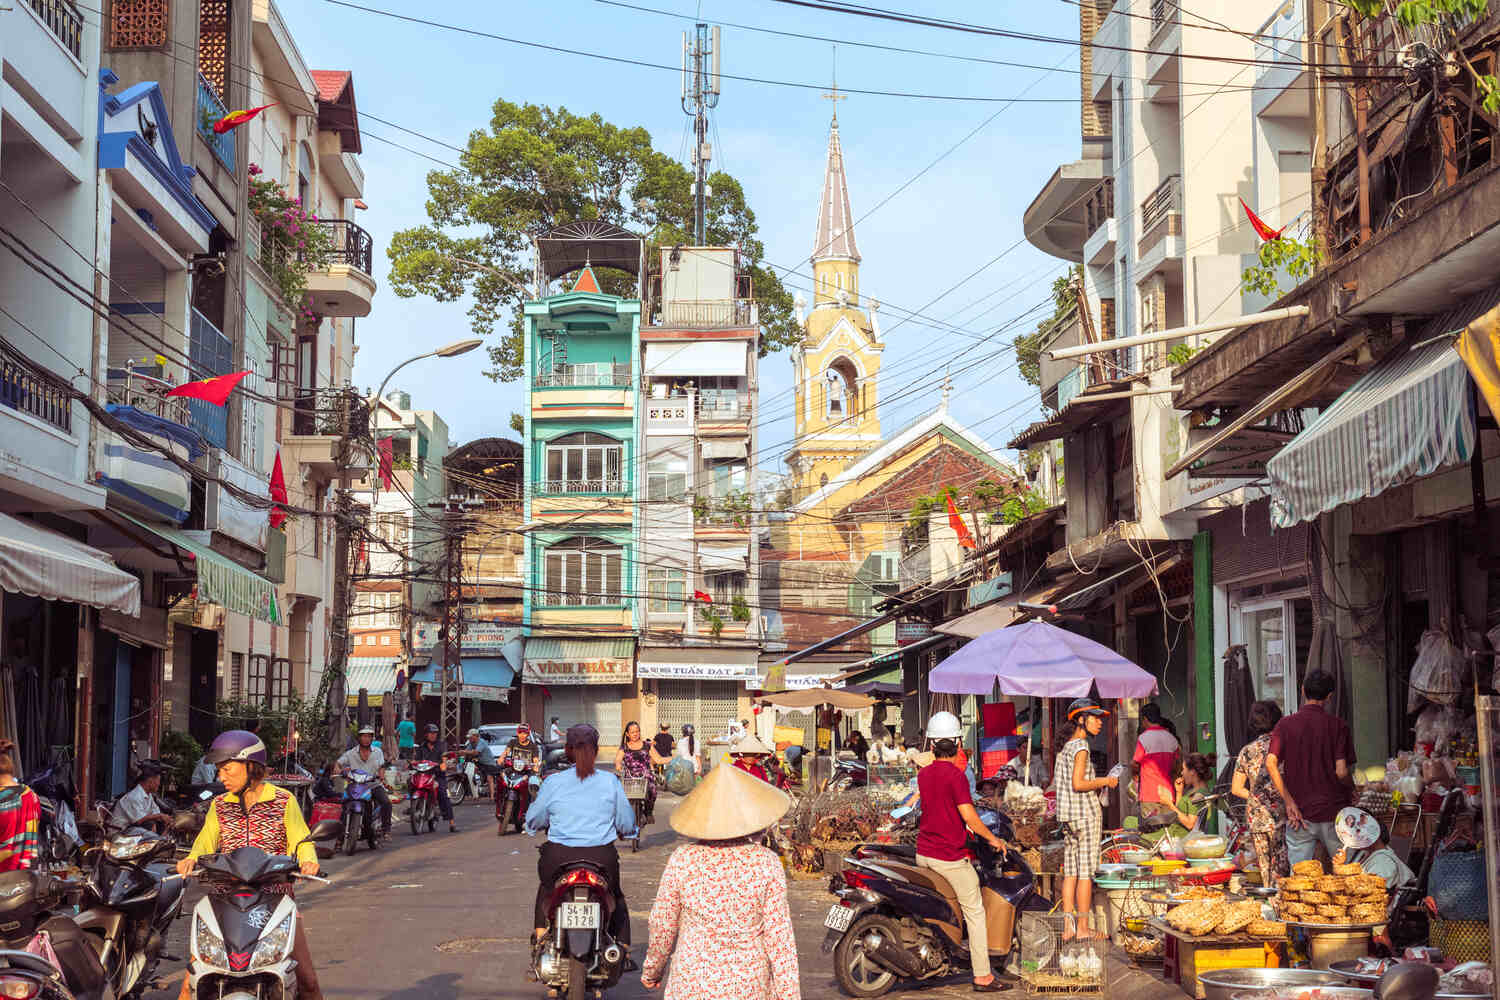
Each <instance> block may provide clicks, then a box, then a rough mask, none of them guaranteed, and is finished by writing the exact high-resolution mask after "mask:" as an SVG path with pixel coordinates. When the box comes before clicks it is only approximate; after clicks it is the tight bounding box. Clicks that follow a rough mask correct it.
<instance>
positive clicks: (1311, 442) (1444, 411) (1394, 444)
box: [1266, 337, 1478, 528]
mask: <svg viewBox="0 0 1500 1000" xmlns="http://www.w3.org/2000/svg"><path fill="white" fill-rule="evenodd" d="M1477 436H1478V430H1477V428H1476V422H1475V413H1474V394H1473V391H1472V388H1471V385H1470V382H1469V370H1468V368H1467V367H1466V366H1465V365H1464V362H1463V359H1462V358H1460V357H1459V356H1458V352H1457V351H1455V350H1454V349H1453V340H1452V339H1451V338H1449V337H1442V338H1440V339H1437V340H1434V341H1431V342H1429V343H1426V344H1424V345H1422V346H1419V347H1417V348H1416V349H1414V350H1411V351H1407V352H1406V353H1404V354H1400V355H1398V356H1396V357H1393V358H1390V359H1388V360H1387V361H1385V362H1383V363H1381V364H1380V365H1378V366H1377V367H1376V368H1374V369H1373V370H1372V371H1370V372H1368V373H1367V374H1366V375H1365V376H1364V377H1363V378H1361V379H1360V380H1359V381H1358V382H1356V383H1354V385H1352V386H1350V387H1349V389H1348V390H1347V391H1345V393H1344V394H1343V395H1342V396H1340V397H1339V398H1338V399H1336V400H1334V402H1333V405H1332V406H1330V407H1328V409H1326V410H1324V411H1323V412H1322V413H1321V414H1319V415H1318V418H1317V419H1316V420H1314V421H1313V422H1312V423H1311V424H1308V426H1307V429H1306V430H1304V431H1303V432H1302V433H1301V434H1298V435H1297V436H1296V437H1295V438H1293V439H1292V440H1291V441H1290V442H1289V443H1288V444H1287V445H1286V447H1284V448H1282V449H1281V452H1280V453H1279V454H1277V455H1276V457H1275V458H1273V459H1271V460H1270V461H1269V462H1267V463H1266V475H1267V477H1268V478H1269V479H1270V481H1271V522H1272V523H1273V524H1274V525H1276V526H1277V527H1281V528H1287V527H1291V526H1292V525H1294V524H1297V523H1299V522H1301V521H1310V520H1312V519H1313V518H1315V517H1317V516H1318V515H1319V514H1322V513H1326V512H1327V511H1330V510H1333V509H1334V508H1335V507H1339V506H1341V505H1343V504H1346V503H1352V502H1353V501H1355V500H1362V499H1364V498H1365V497H1373V496H1379V495H1380V494H1381V493H1384V492H1385V491H1386V490H1388V489H1390V488H1391V487H1392V486H1397V485H1399V484H1401V483H1404V482H1407V481H1409V480H1411V479H1415V478H1416V477H1418V476H1427V475H1431V474H1432V473H1434V472H1436V471H1437V470H1438V469H1440V468H1442V467H1443V466H1445V465H1456V464H1458V463H1461V462H1467V461H1468V460H1469V456H1470V455H1472V454H1473V453H1474V441H1475V439H1476V437H1477Z"/></svg>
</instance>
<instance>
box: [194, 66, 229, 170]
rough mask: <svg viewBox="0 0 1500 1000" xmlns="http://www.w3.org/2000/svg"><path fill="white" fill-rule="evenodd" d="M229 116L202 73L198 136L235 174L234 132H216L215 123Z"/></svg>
mask: <svg viewBox="0 0 1500 1000" xmlns="http://www.w3.org/2000/svg"><path fill="white" fill-rule="evenodd" d="M227 114H229V109H228V108H226V107H225V106H224V101H223V99H222V98H220V97H219V93H218V91H216V90H214V85H213V84H211V83H209V82H208V78H207V77H205V76H204V75H203V74H202V73H199V74H198V134H199V135H200V136H202V137H203V141H204V142H206V143H208V148H209V149H211V150H213V151H214V157H215V158H216V159H217V160H218V161H219V162H220V163H222V164H224V169H226V170H228V171H229V172H230V173H234V130H233V129H231V130H229V131H228V132H224V133H219V132H215V131H214V122H216V121H218V120H219V119H220V118H223V117H224V116H225V115H227Z"/></svg>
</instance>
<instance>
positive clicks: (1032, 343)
mask: <svg viewBox="0 0 1500 1000" xmlns="http://www.w3.org/2000/svg"><path fill="white" fill-rule="evenodd" d="M1082 273H1083V268H1082V267H1081V266H1079V265H1074V266H1073V267H1071V268H1069V269H1068V273H1067V274H1064V275H1061V276H1060V277H1058V278H1056V279H1054V280H1053V282H1052V315H1051V316H1049V317H1047V318H1046V319H1045V320H1043V321H1042V322H1040V323H1038V324H1037V327H1036V329H1035V330H1033V331H1032V332H1031V333H1023V334H1021V335H1019V336H1018V337H1016V339H1015V340H1014V341H1012V345H1011V346H1013V347H1014V348H1015V351H1016V368H1017V370H1018V371H1019V372H1020V374H1021V380H1022V381H1024V382H1026V383H1028V384H1030V385H1032V386H1034V387H1036V388H1038V389H1040V388H1041V387H1042V345H1043V344H1044V343H1046V342H1047V338H1048V337H1050V336H1051V335H1052V328H1053V327H1054V326H1056V325H1057V322H1058V320H1060V319H1063V318H1064V317H1066V316H1067V315H1068V313H1069V311H1070V310H1071V309H1072V308H1073V305H1074V302H1075V296H1074V291H1073V281H1074V279H1075V278H1077V277H1079V276H1080V275H1082Z"/></svg>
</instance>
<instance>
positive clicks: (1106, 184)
mask: <svg viewBox="0 0 1500 1000" xmlns="http://www.w3.org/2000/svg"><path fill="white" fill-rule="evenodd" d="M1114 217H1115V179H1114V178H1113V177H1106V178H1104V180H1102V181H1100V182H1099V183H1098V184H1097V185H1095V186H1094V190H1092V191H1090V192H1089V196H1088V200H1087V201H1085V202H1084V203H1083V218H1084V230H1085V234H1086V236H1092V235H1094V233H1095V232H1096V231H1097V230H1098V229H1099V227H1100V226H1102V225H1104V223H1105V222H1107V221H1109V220H1110V219H1112V218H1114Z"/></svg>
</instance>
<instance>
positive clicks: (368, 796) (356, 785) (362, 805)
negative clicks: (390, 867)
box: [318, 771, 380, 855]
mask: <svg viewBox="0 0 1500 1000" xmlns="http://www.w3.org/2000/svg"><path fill="white" fill-rule="evenodd" d="M379 781H380V779H379V778H377V777H375V776H374V775H373V774H371V773H370V772H368V771H350V772H349V777H348V779H347V781H346V782H345V784H344V811H343V816H342V817H341V820H342V823H343V831H342V836H343V839H344V845H343V846H344V853H345V854H350V855H352V854H353V853H354V852H355V851H356V850H358V849H359V842H360V840H361V839H363V840H364V842H365V843H366V844H368V845H369V846H370V850H372V851H373V850H375V847H376V845H377V844H378V843H379V837H380V833H379V829H378V828H379V826H380V822H379V819H378V818H377V817H376V815H375V796H374V795H373V794H372V789H373V788H374V787H375V785H376V783H377V782H379ZM318 839H319V840H322V839H323V838H322V837H319V838H318Z"/></svg>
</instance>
